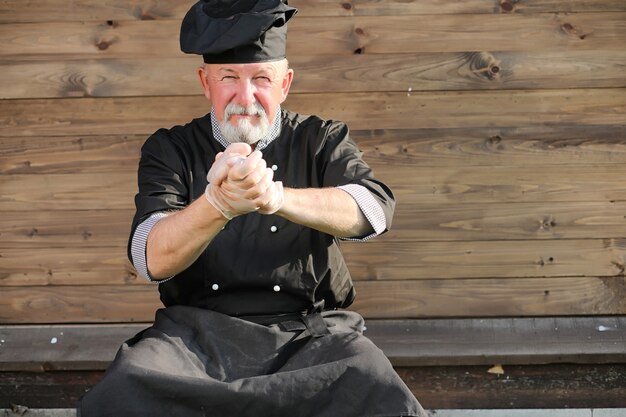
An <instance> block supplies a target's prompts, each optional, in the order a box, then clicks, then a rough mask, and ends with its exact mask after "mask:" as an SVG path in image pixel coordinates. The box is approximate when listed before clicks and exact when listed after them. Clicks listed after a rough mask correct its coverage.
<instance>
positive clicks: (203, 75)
mask: <svg viewBox="0 0 626 417" xmlns="http://www.w3.org/2000/svg"><path fill="white" fill-rule="evenodd" d="M208 75H209V74H207V70H206V67H205V66H204V65H202V66H200V67H198V76H199V77H200V84H202V90H203V91H204V96H205V97H206V98H207V99H209V100H211V89H210V88H209V81H208V80H207V77H208Z"/></svg>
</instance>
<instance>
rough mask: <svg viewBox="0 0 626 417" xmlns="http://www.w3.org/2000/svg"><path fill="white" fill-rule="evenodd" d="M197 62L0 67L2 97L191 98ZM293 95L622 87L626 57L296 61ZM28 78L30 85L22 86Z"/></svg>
mask: <svg viewBox="0 0 626 417" xmlns="http://www.w3.org/2000/svg"><path fill="white" fill-rule="evenodd" d="M198 64H199V63H198V60H197V59H196V58H195V57H176V58H144V59H136V58H126V59H124V58H120V59H88V60H68V59H60V58H57V59H51V58H48V59H45V60H37V61H29V60H21V61H10V62H6V63H3V64H0V82H1V83H2V84H3V85H4V86H5V88H3V89H2V92H0V94H1V97H2V98H11V99H14V98H41V97H49V98H58V97H125V96H176V95H197V94H198V93H199V92H200V91H201V87H200V82H199V80H198V77H197V75H196V74H197V71H196V70H197V67H198V66H199V65H198ZM290 65H291V67H292V68H294V70H295V71H296V76H295V79H294V83H293V85H292V88H291V92H292V93H313V92H337V93H339V92H364V91H379V92H382V91H402V92H410V91H424V90H430V91H433V90H438V91H445V90H483V89H487V90H488V89H544V88H551V89H553V88H598V87H626V76H624V67H625V66H626V52H624V51H615V52H613V53H610V54H608V53H607V52H606V51H603V50H602V51H597V50H594V51H571V52H494V53H489V52H466V53H437V54H435V53H429V54H395V55H392V54H381V55H374V54H365V55H355V56H339V57H337V56H313V57H304V56H301V55H297V56H295V57H294V58H291V59H290ZM24 79H28V80H29V82H28V83H25V82H23V80H24Z"/></svg>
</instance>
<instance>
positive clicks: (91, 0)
mask: <svg viewBox="0 0 626 417" xmlns="http://www.w3.org/2000/svg"><path fill="white" fill-rule="evenodd" d="M290 5H292V6H294V7H296V8H298V15H297V16H298V17H299V18H300V17H307V16H309V17H311V16H320V17H330V16H368V15H372V16H385V15H402V16H408V15H422V14H432V15H440V14H500V13H517V14H519V13H522V14H533V13H545V12H569V13H574V12H611V11H614V12H618V11H626V6H625V5H624V2H622V1H620V0H570V1H567V0H547V1H541V2H531V3H528V4H526V3H516V2H496V1H493V2H490V1H484V0H465V1H463V2H441V1H439V0H419V1H406V0H387V1H385V2H384V3H383V2H380V1H362V0H357V1H349V2H348V1H345V0H332V1H319V0H292V1H291V2H290ZM188 8H189V4H187V3H181V2H180V1H178V0H160V1H159V2H158V3H155V2H154V1H148V0H141V1H125V0H117V1H115V2H102V1H98V0H83V1H80V2H78V3H73V4H72V6H71V7H69V6H68V5H67V2H66V1H64V0H48V1H46V2H39V3H38V4H37V5H36V6H35V5H34V4H31V3H25V2H23V1H20V0H5V1H4V3H3V10H2V12H1V13H0V22H1V23H14V22H38V23H43V22H69V21H85V20H106V19H109V20H110V19H113V20H118V21H126V20H144V21H145V20H159V21H161V20H163V19H176V20H180V19H182V18H183V16H184V15H185V13H186V12H187V10H188Z"/></svg>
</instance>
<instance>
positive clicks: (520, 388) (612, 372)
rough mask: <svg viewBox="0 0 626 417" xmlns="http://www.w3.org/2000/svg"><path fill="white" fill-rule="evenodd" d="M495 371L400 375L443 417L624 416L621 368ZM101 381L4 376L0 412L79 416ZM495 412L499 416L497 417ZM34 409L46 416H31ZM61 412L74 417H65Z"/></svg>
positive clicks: (86, 375)
mask: <svg viewBox="0 0 626 417" xmlns="http://www.w3.org/2000/svg"><path fill="white" fill-rule="evenodd" d="M490 367H491V365H487V366H484V365H474V366H419V367H417V366H412V367H396V368H395V369H396V371H397V372H398V374H399V375H400V377H401V378H402V379H403V380H404V381H405V383H406V384H407V385H408V387H409V389H410V390H411V391H412V392H413V394H414V395H415V396H416V397H417V398H418V399H419V401H420V403H421V404H422V405H423V406H424V407H425V408H426V409H429V410H436V411H437V416H441V417H545V416H546V415H549V416H551V417H572V414H575V415H576V416H577V417H592V415H593V417H618V416H619V414H618V413H619V412H620V410H619V409H616V408H610V409H609V408H606V407H626V365H625V364H623V363H618V364H548V365H506V366H505V367H504V368H503V371H504V374H493V373H489V372H487V371H488V369H489V368H490ZM103 374H104V371H102V370H94V371H70V372H2V374H1V375H0V407H3V404H6V407H9V405H10V404H28V406H29V411H28V415H29V416H31V417H74V414H73V413H74V411H75V405H76V403H77V401H78V400H79V399H80V398H81V397H82V396H83V395H84V393H85V392H86V391H88V390H89V389H90V388H91V387H93V386H94V385H95V384H96V383H98V381H100V379H101V378H102V376H103ZM442 392H443V393H445V395H442ZM546 393H547V394H546ZM494 405H496V406H497V407H499V408H500V409H499V410H494V409H493V408H494ZM37 407H41V408H45V410H36V409H35V410H34V409H33V408H37ZM583 407H585V408H593V410H586V411H588V413H587V414H581V410H574V409H580V408H583ZM52 408H54V409H52ZM59 408H65V409H66V410H57V409H59ZM38 411H41V414H39V413H38ZM62 411H68V412H71V413H72V414H69V415H67V416H64V415H63V414H60V413H61V412H62ZM1 413H2V409H0V415H2V414H1ZM5 417H7V416H5ZM12 417H17V415H15V416H12ZM620 417H622V416H620Z"/></svg>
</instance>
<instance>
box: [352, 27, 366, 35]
mask: <svg viewBox="0 0 626 417" xmlns="http://www.w3.org/2000/svg"><path fill="white" fill-rule="evenodd" d="M354 31H355V32H356V34H357V35H365V31H364V30H363V29H361V28H356V29H354Z"/></svg>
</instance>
